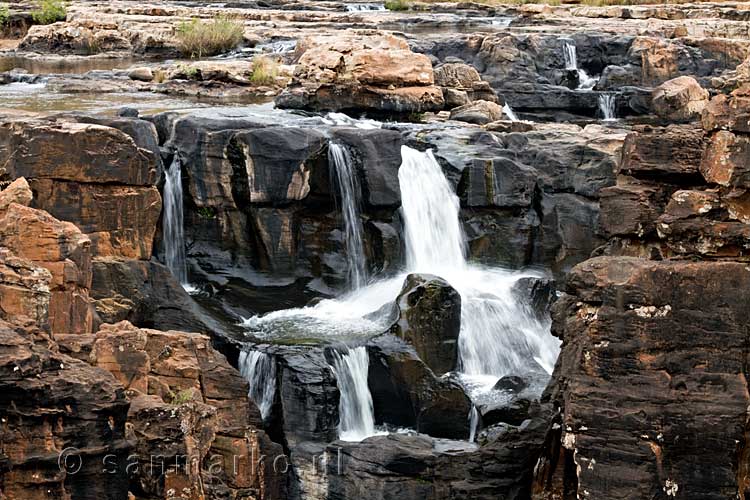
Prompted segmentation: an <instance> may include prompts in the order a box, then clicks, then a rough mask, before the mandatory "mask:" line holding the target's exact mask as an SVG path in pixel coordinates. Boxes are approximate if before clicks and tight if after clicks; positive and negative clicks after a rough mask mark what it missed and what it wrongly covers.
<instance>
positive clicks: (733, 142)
mask: <svg viewBox="0 0 750 500" xmlns="http://www.w3.org/2000/svg"><path fill="white" fill-rule="evenodd" d="M700 171H701V174H703V177H704V178H705V179H706V181H708V182H710V183H712V184H718V185H720V186H724V187H740V188H746V187H750V135H747V134H741V133H734V132H730V131H728V130H719V131H717V132H715V133H714V134H713V135H712V136H711V138H710V140H709V142H708V146H707V147H706V151H705V154H704V155H703V161H701V164H700Z"/></svg>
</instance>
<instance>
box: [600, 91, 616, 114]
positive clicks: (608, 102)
mask: <svg viewBox="0 0 750 500" xmlns="http://www.w3.org/2000/svg"><path fill="white" fill-rule="evenodd" d="M599 111H600V112H601V114H602V118H603V119H604V120H605V121H612V120H617V115H616V114H615V95H614V94H611V93H602V94H599Z"/></svg>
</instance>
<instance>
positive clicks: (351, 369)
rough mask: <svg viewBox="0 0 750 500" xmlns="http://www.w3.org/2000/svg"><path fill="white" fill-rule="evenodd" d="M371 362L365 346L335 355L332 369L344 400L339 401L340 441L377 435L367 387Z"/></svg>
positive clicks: (334, 353)
mask: <svg viewBox="0 0 750 500" xmlns="http://www.w3.org/2000/svg"><path fill="white" fill-rule="evenodd" d="M369 367H370V360H369V357H368V355H367V349H366V348H365V347H357V348H355V349H350V350H349V351H348V352H346V353H344V354H341V353H339V352H338V351H334V352H333V365H332V366H331V368H332V369H333V372H334V374H335V375H336V384H337V385H338V388H339V392H340V393H341V398H340V400H339V438H340V439H343V440H344V441H362V440H363V439H365V438H366V437H369V436H373V435H375V415H374V412H373V406H372V395H371V394H370V388H369V387H368V385H367V372H368V369H369Z"/></svg>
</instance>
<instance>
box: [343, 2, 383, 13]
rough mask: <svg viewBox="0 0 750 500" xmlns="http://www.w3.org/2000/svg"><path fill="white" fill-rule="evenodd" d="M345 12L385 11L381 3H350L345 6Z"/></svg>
mask: <svg viewBox="0 0 750 500" xmlns="http://www.w3.org/2000/svg"><path fill="white" fill-rule="evenodd" d="M346 10H347V12H373V11H384V10H386V8H385V4H382V3H350V4H348V5H347V6H346Z"/></svg>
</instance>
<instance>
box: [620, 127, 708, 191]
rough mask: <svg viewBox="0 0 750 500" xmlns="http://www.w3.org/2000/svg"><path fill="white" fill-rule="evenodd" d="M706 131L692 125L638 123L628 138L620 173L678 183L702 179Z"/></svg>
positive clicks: (623, 150) (623, 148)
mask: <svg viewBox="0 0 750 500" xmlns="http://www.w3.org/2000/svg"><path fill="white" fill-rule="evenodd" d="M704 145H705V133H704V131H703V130H702V129H701V128H699V127H693V126H692V125H669V126H667V127H652V126H649V125H643V126H637V127H635V128H634V130H633V131H632V132H630V133H629V134H628V136H627V137H626V138H625V144H624V145H623V147H622V159H621V161H620V164H619V167H618V173H622V174H626V175H632V176H633V177H636V178H642V179H646V180H648V179H659V180H662V181H665V180H666V181H674V182H676V183H686V182H695V181H699V180H700V173H699V172H698V167H699V166H700V164H701V158H702V155H703V148H704Z"/></svg>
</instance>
